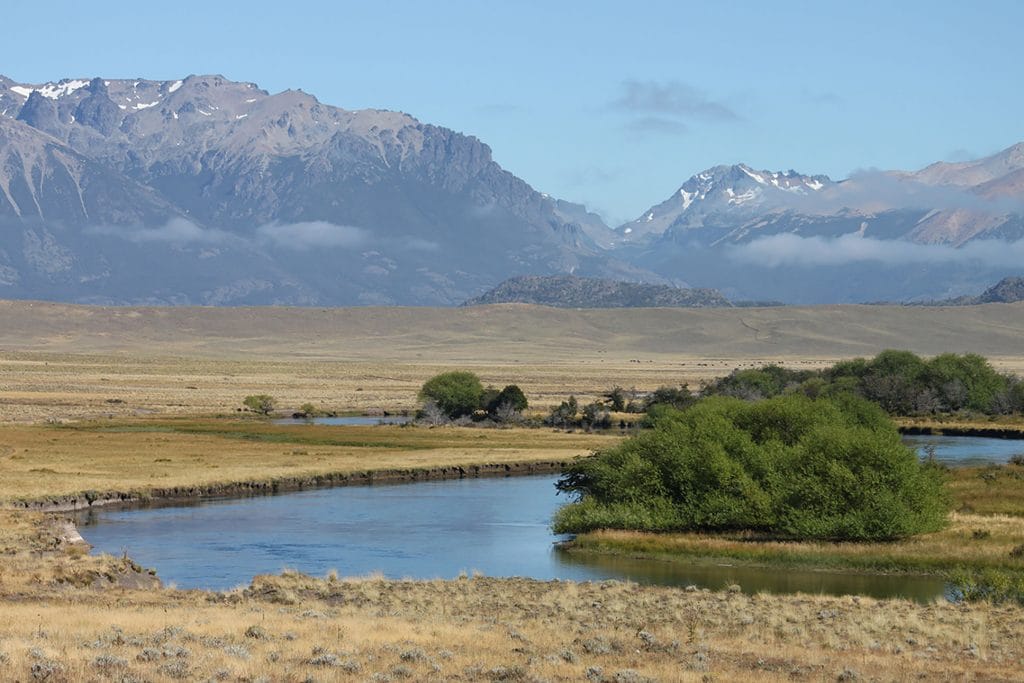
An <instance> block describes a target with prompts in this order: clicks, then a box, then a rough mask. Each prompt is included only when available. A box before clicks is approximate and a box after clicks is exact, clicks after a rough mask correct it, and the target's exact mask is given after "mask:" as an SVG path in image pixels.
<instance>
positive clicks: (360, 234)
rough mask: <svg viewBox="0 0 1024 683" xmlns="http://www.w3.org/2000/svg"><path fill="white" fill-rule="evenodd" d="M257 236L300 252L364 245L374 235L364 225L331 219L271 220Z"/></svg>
mask: <svg viewBox="0 0 1024 683" xmlns="http://www.w3.org/2000/svg"><path fill="white" fill-rule="evenodd" d="M256 236H257V238H258V239H259V240H260V241H261V242H267V243H270V244H273V245H275V246H279V247H285V248H287V249H295V250H297V251H303V250H307V249H318V248H324V247H341V248H353V247H360V246H363V245H365V244H366V243H367V242H368V241H369V239H370V234H369V233H368V232H367V231H366V230H364V229H362V228H357V227H354V226H351V225H335V224H334V223H328V222H327V221H309V222H306V223H270V224H268V225H262V226H260V227H259V228H257V229H256Z"/></svg>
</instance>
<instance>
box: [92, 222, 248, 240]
mask: <svg viewBox="0 0 1024 683" xmlns="http://www.w3.org/2000/svg"><path fill="white" fill-rule="evenodd" d="M85 232H86V233H88V234H91V235H108V236H111V237H119V238H121V239H123V240H128V241H129V242H138V243H142V242H168V243H173V244H195V243H200V244H217V243H221V242H225V241H228V240H230V239H232V235H231V234H230V233H228V232H225V231H223V230H212V229H204V228H200V227H199V226H197V225H196V224H195V223H192V222H190V221H187V220H185V219H184V218H172V219H171V220H169V221H167V223H165V224H164V225H162V226H159V227H156V228H126V227H120V226H116V227H115V226H93V227H90V228H86V230H85Z"/></svg>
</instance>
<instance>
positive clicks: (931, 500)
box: [554, 393, 947, 540]
mask: <svg viewBox="0 0 1024 683" xmlns="http://www.w3.org/2000/svg"><path fill="white" fill-rule="evenodd" d="M558 488H559V490H560V491H563V492H568V493H572V494H576V495H577V496H578V500H577V501H576V502H574V503H570V504H569V505H567V506H565V507H563V508H562V509H561V510H560V511H559V512H558V513H557V515H556V517H555V524H554V527H555V530H556V531H558V532H561V533H566V532H570V533H571V532H581V531H589V530H593V529H598V528H622V529H640V530H656V531H665V530H697V531H728V530H754V531H759V532H763V533H767V534H771V535H775V536H779V537H786V538H817V539H845V540H869V539H871V540H882V539H896V538H902V537H906V536H910V535H913V534H916V533H921V532H924V531H932V530H936V529H939V528H941V527H942V525H943V524H944V522H945V516H946V510H947V503H946V498H945V494H944V491H943V488H942V474H941V472H940V471H939V470H938V469H937V468H933V467H928V466H927V465H925V464H923V463H921V462H920V461H919V460H918V458H917V456H916V454H915V453H914V451H913V450H911V449H909V448H907V447H906V446H904V445H903V444H902V442H901V441H900V436H899V433H898V432H897V431H896V428H895V426H894V425H893V424H892V422H891V421H890V420H889V418H888V417H887V416H886V415H885V414H884V413H883V412H882V411H881V410H880V409H879V408H878V407H877V406H874V405H872V404H870V403H868V402H867V401H864V400H862V399H859V398H857V397H854V396H850V395H841V396H838V397H836V398H831V399H826V398H822V399H810V398H807V397H806V396H804V395H803V394H799V393H797V394H790V395H786V396H780V397H777V398H774V399H768V400H764V401H760V402H756V403H748V402H744V401H741V400H737V399H733V398H726V397H713V398H708V399H705V400H704V401H701V402H700V403H698V404H697V405H695V406H693V407H691V408H689V409H688V410H686V411H684V412H679V411H669V410H665V409H662V410H659V411H658V416H657V419H655V420H654V421H653V429H651V430H649V431H647V432H644V433H641V434H639V435H638V436H636V437H633V438H631V439H628V440H626V441H624V442H622V443H621V444H619V445H618V446H616V447H614V448H611V449H608V450H606V451H603V452H600V453H598V454H597V455H596V456H595V457H592V458H587V459H583V460H580V461H578V462H577V463H575V464H574V465H573V466H571V467H570V468H569V470H568V471H567V472H566V473H565V474H564V475H563V477H562V479H561V480H560V481H559V482H558Z"/></svg>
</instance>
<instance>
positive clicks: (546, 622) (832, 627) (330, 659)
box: [0, 572, 1024, 681]
mask: <svg viewBox="0 0 1024 683" xmlns="http://www.w3.org/2000/svg"><path fill="white" fill-rule="evenodd" d="M3 607H4V614H5V617H6V619H5V620H4V622H3V624H0V651H2V652H4V654H5V656H4V657H3V658H0V676H3V677H5V678H10V679H16V678H20V679H29V678H31V676H32V673H31V672H32V671H33V667H37V668H36V670H41V667H42V666H50V667H54V668H59V670H60V672H61V674H62V676H64V677H66V679H67V680H92V679H106V678H113V677H115V675H116V676H117V677H129V676H130V677H133V678H136V679H145V680H153V681H169V680H180V679H188V680H208V679H211V678H221V679H225V680H244V679H249V680H255V679H258V678H260V677H265V678H267V679H269V680H275V681H276V680H280V681H302V680H307V679H308V678H313V679H315V680H371V679H374V678H375V677H376V678H377V679H379V680H402V679H408V680H481V681H487V680H513V681H515V680H522V681H526V680H551V681H577V680H587V679H589V680H600V681H642V680H657V681H675V680H681V681H687V680H694V681H698V680H706V679H707V677H711V678H712V679H717V680H735V681H754V680H757V681H761V680H779V681H781V680H835V679H837V677H839V676H841V675H843V674H844V673H845V674H846V676H847V680H849V679H851V677H852V676H856V677H857V678H858V679H865V680H867V679H880V680H915V679H918V678H924V679H950V678H971V679H983V680H1010V679H1013V678H1014V677H1015V676H1016V674H1017V673H1019V670H1018V669H1017V666H1018V662H1019V661H1020V659H1021V657H1024V644H1022V643H1021V641H1020V639H1019V638H1017V637H1016V634H1019V633H1020V631H1021V628H1024V611H1022V610H1020V609H1015V608H1000V607H992V606H989V605H984V604H982V605H971V606H962V605H948V604H940V603H936V604H934V605H926V606H922V605H915V604H912V603H909V602H905V601H875V600H872V599H868V598H828V597H818V596H792V597H773V596H767V595H755V596H746V595H743V594H741V593H709V592H706V591H693V592H688V591H683V590H679V589H672V588H657V587H642V586H638V585H635V584H628V583H619V582H604V583H583V584H579V583H572V582H543V581H532V580H524V579H489V578H486V577H477V578H471V579H470V578H467V579H460V580H454V581H386V580H382V579H379V578H373V577H371V578H357V579H337V578H331V577H328V578H325V579H315V578H311V577H308V576H304V575H301V574H298V573H295V572H290V573H286V574H283V575H281V576H261V577H257V578H256V579H254V581H253V582H252V584H251V585H250V586H248V587H246V588H244V589H240V590H236V591H233V592H229V593H225V594H207V593H201V592H181V591H174V590H166V589H165V590H158V591H146V592H143V591H131V590H127V591H122V590H105V591H95V590H85V589H75V590H70V591H66V592H64V593H63V594H60V595H51V596H47V595H43V596H40V597H32V598H28V599H21V600H5V601H4V604H3Z"/></svg>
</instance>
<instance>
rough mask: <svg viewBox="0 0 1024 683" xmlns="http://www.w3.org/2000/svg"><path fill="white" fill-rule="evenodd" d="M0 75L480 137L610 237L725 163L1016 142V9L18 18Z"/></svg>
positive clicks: (932, 151)
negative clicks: (92, 82)
mask: <svg viewBox="0 0 1024 683" xmlns="http://www.w3.org/2000/svg"><path fill="white" fill-rule="evenodd" d="M3 20H4V24H5V27H4V31H3V35H4V39H3V45H2V47H0V55H2V59H0V73H3V74H4V75H7V76H9V77H11V78H13V79H15V80H19V81H23V82H43V81H49V80H57V79H60V78H63V77H86V76H103V77H106V78H119V77H135V76H141V77H146V78H154V79H176V78H180V77H182V76H184V75H187V74H190V73H220V74H223V75H224V76H227V77H228V78H231V79H233V80H244V81H254V82H256V83H259V84H260V85H261V86H262V87H263V88H264V89H266V90H269V91H271V92H277V91H280V90H284V89H287V88H301V89H303V90H305V91H307V92H310V93H312V94H314V95H316V96H317V97H318V98H319V99H320V100H321V101H323V102H326V103H328V104H333V105H337V106H341V107H346V108H362V107H374V108H382V109H398V110H402V111H406V112H408V113H410V114H412V115H414V116H416V117H417V118H419V119H420V120H421V121H424V122H429V123H435V124H438V125H443V126H447V127H449V128H453V129H455V130H458V131H461V132H464V133H468V134H472V135H476V136H477V137H479V138H480V139H482V140H483V141H484V142H486V143H487V144H489V145H490V146H491V148H492V149H493V150H494V157H495V159H496V160H497V161H498V163H500V164H501V165H502V166H504V167H505V168H507V169H509V170H510V171H512V172H513V173H515V174H516V175H518V176H520V177H521V178H523V179H524V180H526V181H527V182H529V183H530V184H531V185H533V186H534V187H535V188H537V189H538V190H541V191H543V192H548V193H550V194H552V195H554V196H557V197H561V198H564V199H570V200H574V201H581V202H583V203H585V204H587V205H588V206H590V207H591V208H593V209H595V210H597V211H599V212H600V213H602V214H603V215H604V216H605V217H606V219H607V220H609V221H610V222H611V223H613V224H615V223H618V222H621V221H624V220H627V219H631V218H635V217H636V216H637V215H639V214H640V213H641V212H642V211H643V210H644V209H646V208H647V207H648V206H650V205H652V204H655V203H658V202H660V201H662V200H663V199H665V198H666V197H667V196H668V195H669V194H670V193H672V192H673V191H674V190H675V189H676V188H677V187H678V186H679V185H681V184H682V183H683V182H684V181H685V180H686V179H687V178H688V177H689V176H690V175H692V174H694V173H696V172H699V171H700V170H703V169H704V168H706V167H709V166H713V165H716V164H721V163H736V162H740V161H743V162H746V163H748V164H750V165H752V166H755V167H757V168H767V169H770V170H785V169H789V168H794V169H796V170H798V171H801V172H805V173H826V174H828V175H830V176H832V177H833V178H842V177H845V176H847V175H848V174H849V173H851V172H852V171H855V170H858V169H864V168H907V169H912V168H917V167H920V166H923V165H925V164H927V163H930V162H931V161H935V160H939V159H947V160H959V159H963V158H969V157H976V156H983V155H986V154H990V153H992V152H995V151H997V150H999V149H1002V148H1005V147H1008V146H1010V145H1011V144H1014V143H1016V142H1020V141H1022V140H1024V87H1022V85H1024V75H1022V66H1024V40H1022V37H1021V35H1022V34H1021V27H1022V26H1024V2H1022V1H1020V0H1006V1H995V0H993V1H988V2H985V1H983V0H979V1H977V2H965V1H963V0H931V1H924V2H919V1H916V0H898V1H897V0H889V1H887V2H881V1H876V0H860V1H858V2H842V3H840V2H832V1H830V0H824V1H819V2H804V1H802V0H785V1H784V2H751V1H746V0H732V1H731V2H727V3H721V2H715V1H714V0H704V2H700V3H691V2H683V1H675V2H671V1H666V2H661V1H652V2H642V1H640V0H633V2H626V1H625V0H623V1H621V2H603V1H601V0H591V1H589V2H574V1H565V2H558V1H557V0H548V1H546V2H536V1H534V0H516V1H515V2H512V1H507V2H497V1H493V0H492V1H487V0H476V1H470V0H434V1H432V2H425V1H408V2H398V1H387V0H378V1H376V2H344V1H337V2H305V1H302V0H290V1H288V2H281V0H275V1H274V2H258V1H253V2H244V3H243V2H221V1H219V0H206V1H205V2H194V1H192V0H172V1H170V2H162V3H151V2H130V3H129V2H120V3H116V2H106V1H104V0H92V1H90V2H80V1H75V2H67V1H63V0H60V1H55V0H49V1H47V2H40V1H39V0H29V1H26V0H6V1H5V3H4V10H3Z"/></svg>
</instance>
